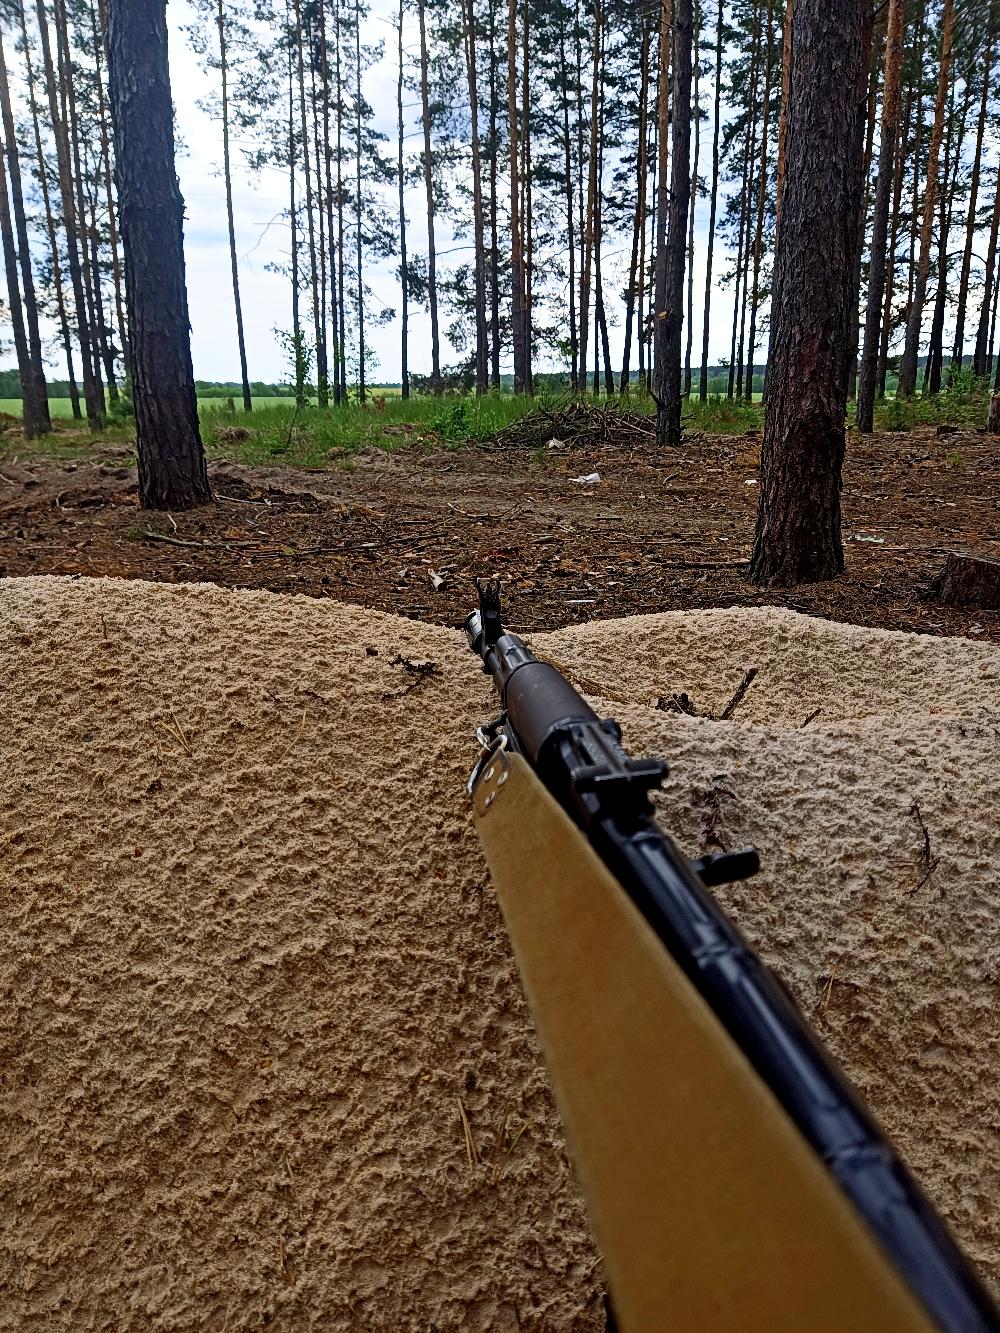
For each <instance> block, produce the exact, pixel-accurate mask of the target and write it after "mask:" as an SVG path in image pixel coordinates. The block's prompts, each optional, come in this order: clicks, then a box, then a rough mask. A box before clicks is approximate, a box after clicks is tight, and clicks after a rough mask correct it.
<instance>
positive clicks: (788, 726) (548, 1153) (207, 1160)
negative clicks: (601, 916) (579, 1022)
mask: <svg viewBox="0 0 1000 1333" xmlns="http://www.w3.org/2000/svg"><path fill="white" fill-rule="evenodd" d="M535 646H536V648H537V650H538V651H539V652H541V653H544V654H545V655H547V656H549V657H550V658H551V659H553V660H555V661H556V662H558V663H559V664H560V665H561V666H562V667H563V668H564V669H565V670H566V671H568V673H569V674H570V675H571V677H572V678H573V679H574V680H575V681H576V682H577V684H578V685H579V686H580V687H581V688H583V689H585V690H586V691H587V692H588V694H589V695H590V697H591V698H592V700H593V701H594V702H595V707H597V708H599V709H600V710H601V711H602V712H605V713H613V714H614V715H616V716H618V717H620V718H621V720H622V722H623V724H624V729H625V739H626V742H627V743H628V744H629V745H630V746H631V747H633V748H634V749H635V750H636V751H637V752H642V751H651V752H655V753H659V754H663V755H665V756H667V757H668V758H669V759H670V760H671V764H672V770H671V777H670V780H669V784H668V786H667V788H666V790H665V792H664V794H663V796H662V798H661V802H660V813H661V818H662V821H663V823H664V825H665V827H666V828H668V829H669V830H670V831H671V832H672V833H674V834H675V836H676V837H677V839H678V841H679V842H680V845H681V846H682V847H683V848H684V849H685V850H686V851H687V852H688V853H689V854H691V855H700V854H703V853H704V852H707V851H713V850H718V849H719V848H725V847H735V846H739V845H743V844H746V843H748V842H751V843H754V844H756V845H757V846H758V847H759V849H760V852H761V859H762V862H763V867H764V868H763V871H762V874H761V875H760V876H758V877H756V878H755V879H754V880H752V881H748V882H746V883H744V884H740V885H734V886H729V887H727V888H726V889H724V890H722V891H720V896H721V897H722V900H723V902H724V904H725V905H726V907H727V908H728V910H730V911H731V912H732V913H733V915H734V917H735V918H736V920H737V921H738V922H739V923H740V925H741V926H742V927H743V928H744V929H745V930H746V931H747V932H748V934H749V935H750V937H751V939H752V940H753V941H754V943H755V944H757V945H758V946H759V947H760V948H761V949H762V951H763V953H764V955H765V957H766V958H767V959H768V961H769V962H771V963H772V964H773V965H774V966H776V967H777V968H778V969H779V970H780V972H781V974H782V975H783V976H784V977H785V979H786V980H787V982H788V983H789V985H790V986H791V988H792V989H793V991H794V992H795V994H796V996H797V997H798V999H799V1002H800V1003H801V1004H802V1006H803V1008H804V1009H805V1011H806V1013H807V1014H808V1015H809V1016H810V1018H811V1020H812V1021H813V1023H814V1024H816V1026H817V1027H818V1028H819V1030H820V1031H821V1033H822V1034H823V1036H824V1038H825V1039H826V1040H827V1041H828V1042H829V1043H830V1045H831V1047H832V1049H833V1051H834V1053H835V1054H836V1055H837V1057H838V1058H839V1059H840V1060H841V1061H842V1062H843V1064H844V1067H845V1068H846V1070H847V1072H848V1074H849V1075H850V1076H851V1077H852V1078H853V1079H854V1080H855V1081H856V1082H857V1083H858V1085H859V1086H860V1089H861V1091H862V1092H863V1094H864V1095H865V1096H866V1097H867V1098H868V1099H869V1100H870V1102H871V1105H872V1106H873V1108H874V1110H875V1112H876V1114H877V1115H878V1116H879V1117H880V1118H881V1119H882V1120H883V1121H884V1122H885V1124H886V1127H887V1128H888V1130H889V1131H890V1132H891V1133H892V1134H893V1136H894V1137H895V1138H896V1139H897V1141H898V1143H899V1146H900V1147H901V1149H902V1150H903V1152H904V1153H905V1155H906V1156H907V1157H908V1159H909V1160H910V1162H911V1163H912V1165H913V1167H914V1169H915V1171H916V1172H917V1174H918V1176H919V1178H920V1179H921V1181H922V1182H923V1184H924V1185H925V1187H926V1188H927V1189H928V1191H929V1192H930V1194H931V1196H932V1197H933V1198H934V1200H935V1201H936V1203H937V1204H938V1206H939V1207H940V1208H941V1209H942V1210H943V1212H944V1214H945V1216H946V1217H947V1219H948V1220H949V1222H950V1223H951V1225H952V1226H953V1227H954V1228H955V1231H956V1233H957V1235H958V1237H959V1239H960V1240H961V1241H962V1243H963V1244H964V1246H965V1247H966V1249H967V1251H968V1253H969V1254H970V1256H971V1257H972V1258H973V1259H974V1260H975V1261H976V1262H977V1263H978V1264H979V1265H980V1266H981V1268H982V1270H983V1272H984V1273H985V1274H987V1275H988V1276H990V1277H994V1278H995V1277H997V1276H998V1275H1000V1207H998V1201H1000V1176H998V1164H997V1161H996V1153H995V1140H996V1134H997V1130H998V1127H1000V1097H998V1091H997V1079H996V1070H997V1068H998V1067H1000V1008H998V1006H997V1003H996V999H997V987H998V982H1000V913H998V912H997V910H996V909H997V902H998V899H1000V884H998V879H997V869H996V867H997V865H998V864H1000V833H998V829H997V822H996V811H997V809H998V808H1000V764H998V758H997V756H998V754H1000V743H998V742H1000V650H998V649H997V648H996V647H995V646H993V645H992V644H987V643H984V642H982V641H979V640H978V639H976V638H973V639H971V640H970V639H961V638H950V639H949V638H933V637H930V636H927V635H923V636H912V635H898V634H889V633H885V632H882V631H868V630H861V629H857V628H855V627H852V626H844V625H835V624H830V623H827V622H823V621H820V620H815V619H810V618H807V617H803V616H800V615H796V614H793V613H791V612H788V611H783V610H769V609H759V608H749V609H742V610H730V611H707V612H694V613H685V614H674V615H667V616H650V617H638V618H632V619H629V620H627V621H608V622H601V623H594V624H591V625H579V626H570V627H567V628H565V629H562V630H560V631H557V632H556V633H552V634H539V635H537V636H535ZM0 661H2V662H3V671H2V672H0V717H3V719H4V724H3V727H2V728H0V993H2V994H3V995H4V997H5V1003H4V1005H3V1006H2V1009H0V1199H2V1221H3V1225H2V1227H0V1326H2V1327H4V1328H11V1329H18V1330H24V1331H25V1333H51V1331H52V1330H60V1331H61V1330H66V1331H67V1333H68V1330H74V1333H75V1330H78V1329H102V1330H106V1331H110V1330H116V1331H117V1333H124V1331H125V1330H129V1333H132V1331H133V1330H134V1331H135V1333H140V1330H141V1331H143V1333H144V1331H145V1330H152V1329H156V1330H170V1333H174V1331H175V1330H201V1329H220V1330H221V1329H231V1330H244V1329H246V1330H249V1329H258V1328H261V1327H265V1326H269V1327H273V1328H277V1329H281V1330H287V1333H300V1331H301V1330H307V1329H336V1330H350V1331H351V1333H353V1331H354V1330H388V1329H392V1330H398V1333H426V1331H427V1330H431V1329H437V1330H442V1331H443V1330H458V1329H461V1330H467V1329H468V1330H476V1329H480V1330H484V1331H485V1330H490V1333H514V1331H515V1330H535V1331H536V1333H562V1331H563V1330H595V1333H597V1330H601V1329H603V1328H604V1326H605V1313H604V1304H603V1290H602V1285H603V1284H602V1281H601V1271H600V1266H599V1262H598V1257H597V1254H596V1252H595V1250H594V1246H593V1242H592V1240H591V1238H590V1235H589V1231H588V1227H587V1223H586V1217H585V1213H584V1210H583V1206H582V1203H581V1200H580V1198H579V1195H578V1193H577V1190H576V1186H575V1184H574V1180H573V1174H572V1169H571V1166H570V1164H569V1161H568V1159H567V1156H566V1152H565V1148H564V1145H563V1142H562V1137H561V1134H560V1130H559V1126H558V1122H557V1119H556V1116H555V1113H554V1110H553V1107H552V1104H551V1101H550V1098H549V1094H548V1091H547V1086H546V1080H545V1075H544V1070H543V1068H542V1065H541V1062H540V1060H539V1057H538V1052H537V1049H536V1046H535V1041H534V1037H533V1035H532V1031H531V1024H530V1018H529V1015H528V1013H527V1009H526V1006H525V1002H524V999H523V997H522V995H521V991H520V987H519V984H518V981H517V976H516V971H515V968H514V964H513V961H512V959H511V956H510V952H509V947H508V944H507V939H506V934H505V931H504V928H503V923H502V920H501V919H500V916H499V913H498V910H497V906H496V901H495V898H494V896H493V893H492V891H491V889H490V886H489V883H488V878H487V875H486V870H485V866H484V864H483V859H482V856H481V853H480V850H479V846H478V843H477V839H476V836H475V832H474V830H473V828H472V823H471V819H470V816H469V805H468V799H467V796H466V794H465V791H464V779H465V776H466V774H467V772H468V769H469V767H470V765H471V762H472V760H473V758H474V752H475V745H474V742H473V738H472V732H473V729H474V727H475V725H476V723H477V722H478V721H481V720H482V719H483V718H484V717H486V716H488V715H490V712H491V709H492V707H493V700H492V698H491V691H490V687H489V685H488V682H487V681H486V680H485V678H484V677H483V675H482V674H481V672H479V671H478V670H477V667H476V662H475V660H474V658H473V657H472V655H471V654H470V653H469V651H468V649H467V647H466V645H465V644H464V641H463V638H462V636H461V635H460V634H458V633H456V632H455V631H452V630H448V629H445V628H442V627H438V626H431V625H423V624H417V623H414V622H413V621H409V620H405V619H401V618H399V617H395V616H386V615H382V614H379V613H377V612H373V611H370V610H367V609H364V608H359V607H350V606H345V605H342V604H338V603H335V602H332V601H325V600H318V599H315V598H299V597H274V596H270V595H268V594H266V593H261V592H244V591H232V590H226V589H220V588H218V587H213V586H209V585H201V586H192V585H180V586H159V587H157V586H153V585H150V584H148V583H140V582H125V581H122V580H89V579H76V578H61V579H60V578H56V579H8V580H0ZM751 666H753V667H756V668H757V671H758V674H757V676H756V678H755V679H754V681H753V683H752V685H751V686H750V688H749V689H748V690H747V692H746V694H745V695H744V696H743V698H742V700H741V702H740V703H739V705H738V707H737V708H736V709H735V712H734V714H733V715H732V716H731V717H730V718H729V719H728V720H726V721H716V720H714V718H716V717H719V716H720V714H722V713H723V711H724V710H725V705H726V703H727V702H728V701H729V700H730V699H731V698H732V696H733V693H734V687H735V685H736V684H738V683H739V682H740V681H741V680H742V679H743V678H744V676H745V673H746V671H747V670H748V669H749V668H750V667H751ZM681 693H684V694H686V695H687V696H688V698H689V700H690V701H691V703H692V706H693V707H694V708H695V709H696V711H697V713H698V715H697V716H695V715H691V714H685V713H680V714H678V713H673V712H667V711H663V709H662V708H659V707H657V701H658V700H659V699H660V698H661V697H670V696H674V695H679V694H681ZM708 714H712V715H714V717H713V716H707V715H708ZM664 1261H665V1262H669V1256H668V1255H667V1256H665V1257H664Z"/></svg>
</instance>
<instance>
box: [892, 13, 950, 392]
mask: <svg viewBox="0 0 1000 1333" xmlns="http://www.w3.org/2000/svg"><path fill="white" fill-rule="evenodd" d="M954 34H955V5H954V0H944V12H943V14H942V18H941V69H940V72H939V75H938V89H937V100H936V102H935V104H934V128H933V129H932V131H931V142H930V148H929V149H928V156H927V186H926V189H925V190H924V212H923V218H922V220H921V224H920V253H919V256H918V259H917V271H916V275H915V280H914V288H913V300H912V301H911V303H910V317H909V319H908V320H907V322H906V341H905V343H904V345H903V355H902V357H901V359H900V362H899V386H898V388H897V389H896V394H897V397H899V398H910V397H912V396H913V392H914V390H915V388H916V386H917V354H918V352H919V349H920V325H921V322H922V320H923V314H924V302H925V300H926V299H927V278H928V275H929V273H930V266H931V233H932V230H933V226H934V204H935V201H936V197H937V183H938V181H937V177H938V158H939V156H940V152H941V140H942V138H943V136H944V105H945V99H946V97H947V93H948V80H949V77H950V73H951V48H952V42H953V40H954Z"/></svg>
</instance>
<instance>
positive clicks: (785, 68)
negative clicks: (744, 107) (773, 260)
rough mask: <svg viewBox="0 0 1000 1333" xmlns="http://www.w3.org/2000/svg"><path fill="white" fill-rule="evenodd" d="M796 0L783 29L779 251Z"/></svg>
mask: <svg viewBox="0 0 1000 1333" xmlns="http://www.w3.org/2000/svg"><path fill="white" fill-rule="evenodd" d="M794 15H795V0H785V21H784V24H783V25H782V30H781V111H780V112H779V113H778V162H777V165H776V167H775V176H774V246H775V252H776V253H777V248H778V233H779V231H780V230H781V201H782V199H783V198H784V194H785V157H786V155H787V152H788V95H789V91H790V89H791V82H792V19H793V18H794Z"/></svg>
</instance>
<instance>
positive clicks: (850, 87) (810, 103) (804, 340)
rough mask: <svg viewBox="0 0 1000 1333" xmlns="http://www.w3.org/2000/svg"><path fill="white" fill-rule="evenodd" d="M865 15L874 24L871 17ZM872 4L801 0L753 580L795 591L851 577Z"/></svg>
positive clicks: (858, 0) (852, 0)
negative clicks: (852, 430)
mask: <svg viewBox="0 0 1000 1333" xmlns="http://www.w3.org/2000/svg"><path fill="white" fill-rule="evenodd" d="M866 11H867V12H866ZM870 13H871V3H870V0H798V2H797V4H796V6H795V19H794V33H793V37H792V43H793V49H794V52H795V58H794V63H793V66H792V77H791V90H790V96H789V121H788V147H787V158H786V166H785V195H784V200H783V203H782V211H781V245H780V247H779V249H778V254H777V257H776V261H775V278H774V295H773V315H772V330H771V349H770V354H769V357H768V367H769V369H768V392H767V405H766V408H765V416H764V439H763V445H762V449H761V469H760V497H759V509H758V514H757V530H756V533H755V537H754V547H753V554H752V556H751V560H750V577H751V579H752V580H753V582H755V583H758V584H764V585H789V584H795V583H808V582H815V581H818V580H820V579H828V578H833V577H835V576H836V575H837V574H838V573H840V572H841V570H842V569H843V567H844V552H843V545H842V542H841V528H840V487H841V471H842V468H843V460H844V415H845V412H846V410H847V350H848V346H849V343H850V322H851V319H852V311H851V300H852V287H853V274H854V255H855V249H856V247H857V246H858V245H859V243H860V238H859V235H858V232H859V220H860V214H861V158H862V139H861V133H860V130H859V126H858V117H859V116H861V115H862V114H863V106H864V89H865V84H866V79H867V74H868V51H867V50H866V47H865V40H864V34H865V32H866V30H867V31H869V32H870Z"/></svg>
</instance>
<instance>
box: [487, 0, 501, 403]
mask: <svg viewBox="0 0 1000 1333" xmlns="http://www.w3.org/2000/svg"><path fill="white" fill-rule="evenodd" d="M496 6H497V0H489V21H490V34H489V48H490V59H489V74H490V388H491V390H492V391H493V392H494V393H499V392H500V237H499V226H498V223H497V208H498V205H499V166H500V164H499V156H500V152H499V145H500V128H499V113H500V103H499V98H498V94H497V58H496V53H497V29H496Z"/></svg>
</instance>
